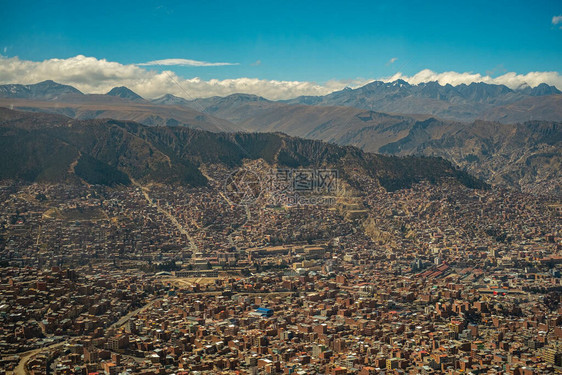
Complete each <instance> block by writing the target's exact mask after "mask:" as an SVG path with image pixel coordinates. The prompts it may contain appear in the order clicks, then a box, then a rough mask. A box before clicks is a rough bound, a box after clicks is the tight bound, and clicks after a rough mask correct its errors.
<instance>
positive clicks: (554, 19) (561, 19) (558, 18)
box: [552, 16, 562, 25]
mask: <svg viewBox="0 0 562 375" xmlns="http://www.w3.org/2000/svg"><path fill="white" fill-rule="evenodd" d="M559 23H562V16H554V17H552V24H553V25H558V24H559Z"/></svg>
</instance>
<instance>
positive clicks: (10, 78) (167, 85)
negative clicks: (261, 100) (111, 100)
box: [0, 55, 562, 100]
mask: <svg viewBox="0 0 562 375" xmlns="http://www.w3.org/2000/svg"><path fill="white" fill-rule="evenodd" d="M47 79H51V80H53V81H55V82H59V83H63V84H67V85H72V86H74V87H76V88H77V89H79V90H80V91H82V92H84V93H96V94H99V93H106V92H108V91H109V90H111V89H112V88H113V87H116V86H127V87H128V88H130V89H131V90H133V91H135V92H137V93H138V94H139V95H142V96H143V97H145V98H156V97H159V96H162V95H164V94H167V93H170V94H173V95H177V96H180V97H184V98H187V99H191V98H198V97H210V96H215V95H217V96H225V95H230V94H234V93H249V94H256V95H261V96H263V97H266V98H268V99H273V100H277V99H289V98H294V97H297V96H300V95H326V94H329V93H330V92H333V91H337V90H341V89H343V88H344V87H346V86H349V87H359V86H362V85H365V84H367V83H368V82H371V81H372V80H365V79H355V80H332V81H328V82H325V83H323V84H319V83H316V82H308V81H278V80H265V79H258V78H246V77H243V78H232V79H224V80H218V79H211V80H203V79H200V78H197V77H196V78H189V79H185V78H182V77H179V76H178V75H176V74H175V73H174V72H172V71H169V70H165V71H156V70H151V69H149V68H147V67H144V66H142V67H141V66H138V65H135V64H130V65H124V64H120V63H118V62H112V61H107V60H105V59H97V58H95V57H86V56H82V55H78V56H75V57H71V58H68V59H49V60H44V61H29V60H21V59H19V58H18V57H10V58H8V57H3V56H1V55H0V84H6V83H24V84H29V83H37V82H41V81H44V80H47ZM396 79H403V80H405V81H408V82H410V83H412V84H417V83H420V82H428V81H438V82H439V83H441V84H447V83H450V84H452V85H458V84H461V83H466V84H470V83H471V82H486V83H496V84H505V85H506V86H508V87H511V88H517V87H519V86H521V85H523V84H528V85H529V86H533V87H535V86H537V85H539V84H540V83H543V82H545V83H548V84H549V85H554V86H556V87H558V88H559V89H562V77H561V76H560V74H559V73H557V72H530V73H527V74H516V73H505V74H503V75H501V76H499V77H495V78H492V77H490V76H488V75H485V76H483V75H480V74H477V73H458V72H443V73H436V72H433V71H431V70H428V69H426V70H422V71H421V72H419V73H417V74H415V75H413V76H406V75H403V74H402V73H397V74H395V75H394V76H392V77H387V78H383V79H382V80H384V81H393V80H396Z"/></svg>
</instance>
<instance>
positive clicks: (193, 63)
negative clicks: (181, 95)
mask: <svg viewBox="0 0 562 375" xmlns="http://www.w3.org/2000/svg"><path fill="white" fill-rule="evenodd" d="M136 65H139V66H155V65H166V66H173V65H175V66H228V65H239V64H238V63H227V62H207V61H197V60H189V59H164V60H154V61H149V62H144V63H139V64H136Z"/></svg>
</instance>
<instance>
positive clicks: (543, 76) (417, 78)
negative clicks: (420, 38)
mask: <svg viewBox="0 0 562 375" xmlns="http://www.w3.org/2000/svg"><path fill="white" fill-rule="evenodd" d="M397 79H402V80H404V81H406V82H408V83H410V84H414V85H417V84H419V83H422V82H432V81H437V82H439V84H441V85H446V84H451V85H453V86H456V85H460V84H463V83H464V84H467V85H469V84H471V83H472V82H484V83H490V84H496V85H506V86H507V87H509V88H511V89H516V88H518V87H521V86H524V85H529V86H531V87H536V86H538V85H539V84H541V83H547V84H549V85H552V86H556V87H557V88H558V89H562V76H561V75H560V74H559V73H558V72H529V73H527V74H517V73H514V72H508V73H505V74H502V75H501V76H498V77H493V78H492V77H490V76H489V75H481V74H479V73H469V72H465V73H458V72H443V73H436V72H434V71H432V70H429V69H424V70H422V71H420V72H418V73H416V74H414V75H413V76H406V75H403V74H402V73H396V74H395V75H393V76H391V77H387V78H385V79H383V81H385V82H392V81H395V80H397Z"/></svg>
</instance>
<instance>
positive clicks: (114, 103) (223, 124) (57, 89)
mask: <svg viewBox="0 0 562 375" xmlns="http://www.w3.org/2000/svg"><path fill="white" fill-rule="evenodd" d="M0 107H6V108H12V109H21V110H26V111H34V112H48V113H57V114H62V115H65V116H68V117H72V118H75V119H81V120H88V119H99V118H113V119H116V120H130V121H137V122H140V123H142V124H145V125H150V126H187V127H191V128H195V129H204V130H210V131H236V130H237V128H236V127H235V126H233V124H231V123H230V122H229V121H225V120H223V119H220V118H217V117H214V116H210V115H208V114H205V113H201V112H199V111H196V110H193V109H191V108H189V107H187V106H184V107H180V106H176V107H173V108H172V107H170V106H161V105H157V104H152V103H150V102H149V101H147V100H145V99H143V98H142V97H141V96H140V95H138V94H136V93H135V92H133V91H132V90H130V89H128V88H126V87H115V88H113V89H111V90H110V91H109V92H108V93H107V94H83V93H82V92H80V91H79V90H77V89H75V88H73V87H71V86H66V85H61V84H58V83H55V82H53V81H45V82H41V83H37V84H35V85H0Z"/></svg>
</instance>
